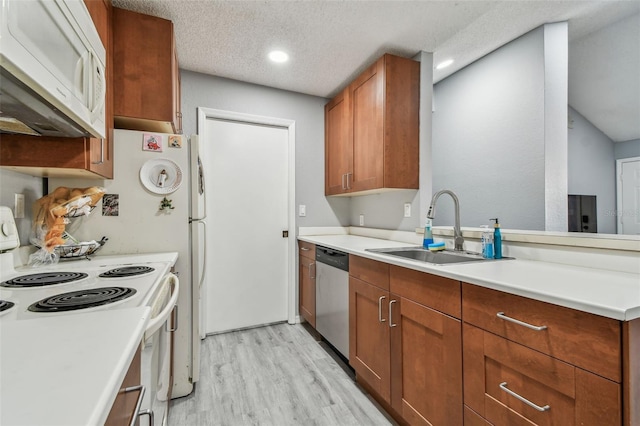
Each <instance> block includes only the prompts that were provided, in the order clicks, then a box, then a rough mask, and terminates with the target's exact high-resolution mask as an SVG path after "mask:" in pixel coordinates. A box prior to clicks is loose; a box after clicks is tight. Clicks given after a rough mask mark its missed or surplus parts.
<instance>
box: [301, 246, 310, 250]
mask: <svg viewBox="0 0 640 426" xmlns="http://www.w3.org/2000/svg"><path fill="white" fill-rule="evenodd" d="M300 250H302V251H309V250H311V249H310V248H308V247H300Z"/></svg>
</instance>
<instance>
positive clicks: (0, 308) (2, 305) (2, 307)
mask: <svg viewBox="0 0 640 426" xmlns="http://www.w3.org/2000/svg"><path fill="white" fill-rule="evenodd" d="M14 305H15V303H13V302H9V301H6V300H0V312H4V311H7V310H9V309H11V308H13V306H14Z"/></svg>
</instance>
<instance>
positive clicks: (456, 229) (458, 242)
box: [427, 189, 464, 251]
mask: <svg viewBox="0 0 640 426" xmlns="http://www.w3.org/2000/svg"><path fill="white" fill-rule="evenodd" d="M442 194H449V195H451V198H453V204H454V206H455V210H456V217H455V220H456V221H455V224H454V226H453V241H454V250H455V251H463V250H464V249H463V248H462V246H463V244H464V238H462V231H461V230H460V202H459V201H458V197H457V196H456V194H454V193H453V191H450V190H448V189H443V190H442V191H438V192H436V193H435V194H433V198H431V204H430V205H429V212H428V213H427V217H428V218H429V219H433V217H434V216H435V214H436V201H438V198H440V196H441V195H442Z"/></svg>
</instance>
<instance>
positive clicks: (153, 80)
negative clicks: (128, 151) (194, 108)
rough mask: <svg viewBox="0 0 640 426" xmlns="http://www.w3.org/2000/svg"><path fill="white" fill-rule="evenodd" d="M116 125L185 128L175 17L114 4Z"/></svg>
mask: <svg viewBox="0 0 640 426" xmlns="http://www.w3.org/2000/svg"><path fill="white" fill-rule="evenodd" d="M113 51H114V64H113V66H114V82H113V86H114V90H113V94H114V115H115V127H116V128H120V129H130V130H147V131H152V132H163V133H182V113H181V112H180V72H179V69H178V58H177V53H176V46H175V38H174V33H173V23H172V22H171V21H168V20H166V19H162V18H157V17H155V16H149V15H144V14H141V13H136V12H131V11H129V10H125V9H119V8H113Z"/></svg>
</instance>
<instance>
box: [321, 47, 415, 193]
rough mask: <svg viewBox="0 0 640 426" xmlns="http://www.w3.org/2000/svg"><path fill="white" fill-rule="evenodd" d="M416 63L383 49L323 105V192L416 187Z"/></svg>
mask: <svg viewBox="0 0 640 426" xmlns="http://www.w3.org/2000/svg"><path fill="white" fill-rule="evenodd" d="M419 110H420V63H419V62H416V61H414V60H412V59H406V58H401V57H398V56H393V55H389V54H386V55H384V56H382V57H381V58H380V59H378V60H377V61H376V62H375V63H374V64H373V65H371V66H370V67H369V68H367V69H366V70H365V71H364V72H363V73H362V74H360V76H358V77H357V78H356V79H355V80H354V81H353V82H352V83H351V84H349V86H347V88H345V89H344V90H343V91H342V92H341V93H340V94H339V95H338V96H336V97H335V98H334V99H332V100H331V101H329V103H327V104H326V105H325V195H362V194H367V193H374V192H382V191H384V190H389V189H418V177H419V158H418V156H419V125H420V121H419Z"/></svg>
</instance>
